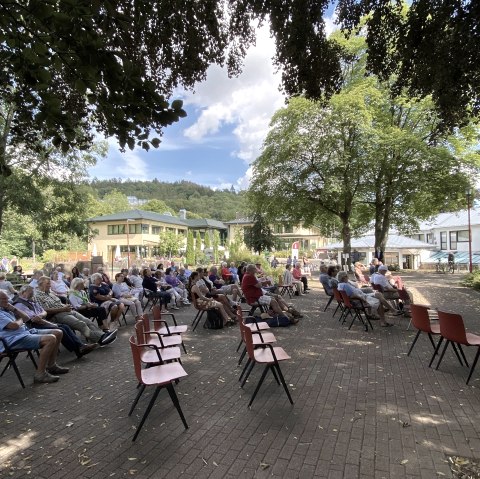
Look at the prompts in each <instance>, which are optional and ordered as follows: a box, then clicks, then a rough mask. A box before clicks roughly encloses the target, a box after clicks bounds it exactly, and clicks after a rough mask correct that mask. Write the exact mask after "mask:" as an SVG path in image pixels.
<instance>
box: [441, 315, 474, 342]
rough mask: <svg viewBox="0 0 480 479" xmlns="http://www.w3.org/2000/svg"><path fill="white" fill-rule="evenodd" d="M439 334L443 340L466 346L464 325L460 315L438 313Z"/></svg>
mask: <svg viewBox="0 0 480 479" xmlns="http://www.w3.org/2000/svg"><path fill="white" fill-rule="evenodd" d="M438 321H439V322H440V334H441V335H442V336H443V337H444V338H445V339H449V340H450V341H453V342H454V343H459V344H468V341H467V333H466V331H465V325H464V324H463V319H462V316H461V315H460V314H456V313H445V312H443V311H439V312H438Z"/></svg>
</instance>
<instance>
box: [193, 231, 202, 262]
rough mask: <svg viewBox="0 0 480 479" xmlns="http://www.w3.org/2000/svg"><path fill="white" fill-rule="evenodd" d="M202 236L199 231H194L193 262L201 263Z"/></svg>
mask: <svg viewBox="0 0 480 479" xmlns="http://www.w3.org/2000/svg"><path fill="white" fill-rule="evenodd" d="M202 255H203V253H202V238H201V236H200V231H196V232H195V262H196V263H197V264H201V261H202Z"/></svg>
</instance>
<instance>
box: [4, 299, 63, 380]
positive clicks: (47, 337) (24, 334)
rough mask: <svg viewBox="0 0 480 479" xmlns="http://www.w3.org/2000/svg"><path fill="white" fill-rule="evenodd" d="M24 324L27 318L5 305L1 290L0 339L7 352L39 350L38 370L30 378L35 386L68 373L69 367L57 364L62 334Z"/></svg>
mask: <svg viewBox="0 0 480 479" xmlns="http://www.w3.org/2000/svg"><path fill="white" fill-rule="evenodd" d="M24 321H28V316H27V315H26V314H25V313H23V312H22V311H20V310H19V309H17V308H16V307H15V306H13V305H11V304H10V303H9V302H8V296H7V294H6V293H5V292H4V291H0V338H2V339H3V341H5V343H6V345H7V346H8V348H9V349H11V350H13V351H15V350H16V349H18V350H22V349H28V350H32V349H37V350H39V351H40V356H39V358H38V365H37V371H36V372H35V375H34V377H33V381H34V382H35V383H54V382H56V381H58V379H59V377H58V374H65V373H68V371H69V370H68V368H62V367H61V366H59V365H58V364H57V353H58V347H59V345H60V341H61V339H62V331H61V330H60V329H42V330H37V329H28V328H27V327H26V326H25V323H24ZM0 348H1V350H2V351H3V344H2V343H0Z"/></svg>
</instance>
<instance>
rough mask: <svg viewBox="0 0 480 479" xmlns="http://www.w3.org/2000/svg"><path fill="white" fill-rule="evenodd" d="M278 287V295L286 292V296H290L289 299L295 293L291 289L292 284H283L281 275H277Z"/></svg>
mask: <svg viewBox="0 0 480 479" xmlns="http://www.w3.org/2000/svg"><path fill="white" fill-rule="evenodd" d="M278 288H279V294H280V296H284V295H285V293H288V296H289V297H290V299H292V296H294V295H295V291H294V290H293V284H284V282H283V276H282V275H279V276H278Z"/></svg>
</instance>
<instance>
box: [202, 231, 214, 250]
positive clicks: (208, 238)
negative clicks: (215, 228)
mask: <svg viewBox="0 0 480 479" xmlns="http://www.w3.org/2000/svg"><path fill="white" fill-rule="evenodd" d="M203 243H204V246H205V249H209V248H211V247H212V238H211V232H210V230H206V231H205V236H204V237H203Z"/></svg>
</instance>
